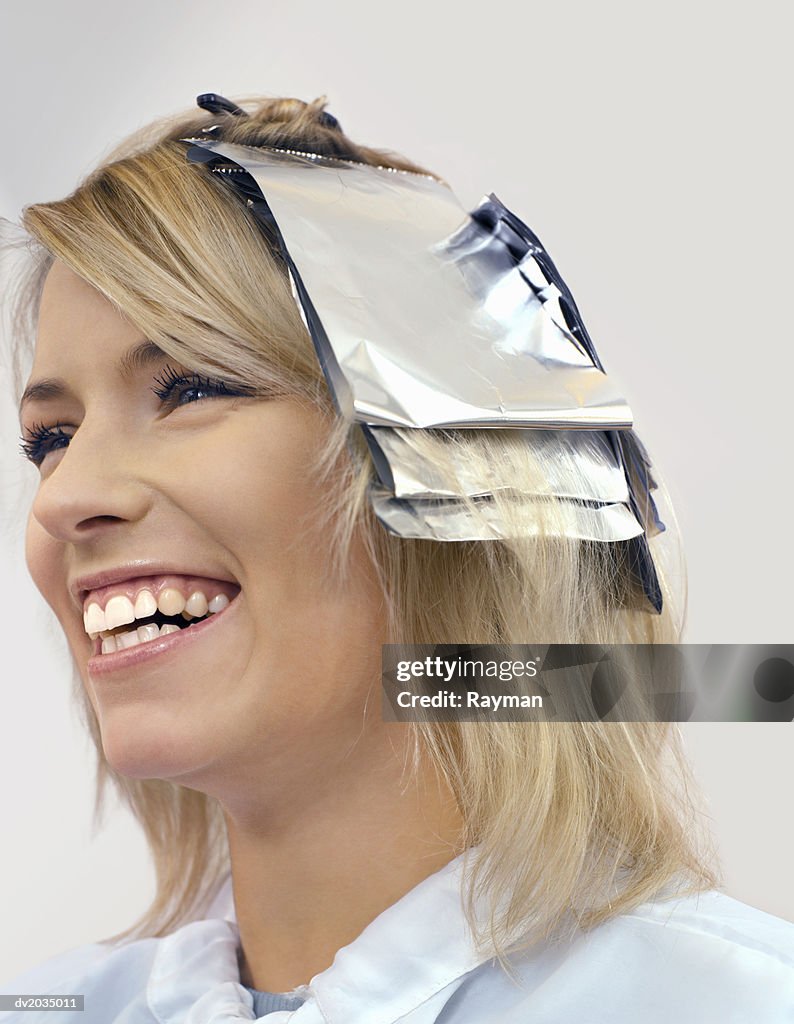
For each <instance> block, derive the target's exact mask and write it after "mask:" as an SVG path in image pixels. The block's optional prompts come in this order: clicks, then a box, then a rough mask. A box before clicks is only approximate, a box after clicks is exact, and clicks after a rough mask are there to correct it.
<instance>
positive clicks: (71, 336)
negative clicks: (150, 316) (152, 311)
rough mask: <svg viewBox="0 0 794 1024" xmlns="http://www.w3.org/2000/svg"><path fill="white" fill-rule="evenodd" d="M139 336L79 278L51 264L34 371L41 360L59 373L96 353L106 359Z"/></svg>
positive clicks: (57, 262) (77, 275) (66, 269)
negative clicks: (55, 368) (104, 355)
mask: <svg viewBox="0 0 794 1024" xmlns="http://www.w3.org/2000/svg"><path fill="white" fill-rule="evenodd" d="M140 336H141V332H140V331H139V330H138V329H137V328H136V327H134V326H133V325H132V324H131V323H130V322H129V321H128V320H126V319H125V318H124V317H123V316H122V314H121V313H119V311H118V310H117V309H116V307H115V306H114V305H113V303H111V302H110V301H109V300H108V299H107V298H105V296H104V295H103V294H102V293H101V292H100V291H98V290H97V289H96V288H94V287H93V286H92V285H90V284H88V282H87V281H85V280H84V279H83V278H82V277H80V276H79V274H76V273H75V272H74V271H73V270H71V269H70V268H69V267H67V266H66V264H65V263H62V262H61V261H60V260H55V261H54V262H53V265H52V267H51V268H50V270H49V272H48V273H47V277H46V280H45V282H44V288H43V290H42V294H41V304H40V307H39V316H38V325H37V331H36V349H35V355H34V367H37V366H39V365H40V364H41V363H43V362H44V361H45V360H46V362H47V363H48V364H50V363H57V365H58V368H61V369H63V368H64V367H66V366H68V364H69V363H70V362H74V361H79V360H80V357H81V354H85V355H88V354H89V353H91V354H92V355H93V356H94V358H96V356H97V354H98V352H97V349H100V350H105V351H107V352H108V354H109V355H110V356H112V355H114V354H115V353H116V350H117V348H121V347H123V346H125V345H126V344H128V343H129V341H130V340H131V339H134V338H137V337H140Z"/></svg>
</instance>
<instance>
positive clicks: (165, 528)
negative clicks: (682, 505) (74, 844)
mask: <svg viewBox="0 0 794 1024" xmlns="http://www.w3.org/2000/svg"><path fill="white" fill-rule="evenodd" d="M213 102H214V103H215V106H214V107H213V108H212V114H213V116H212V117H211V118H210V117H208V115H207V114H206V113H205V112H204V111H203V110H201V111H193V112H190V113H185V114H180V115H178V116H176V117H173V118H168V119H164V120H161V121H158V122H156V123H155V124H153V125H152V126H150V127H149V128H147V129H145V130H144V131H143V132H141V133H139V134H138V135H137V136H135V137H133V138H131V139H129V140H127V141H126V142H125V143H124V144H123V145H122V146H121V147H120V148H119V149H118V150H117V151H116V152H114V153H113V154H112V155H111V157H110V158H109V159H108V160H107V161H106V162H105V163H104V164H103V165H102V166H101V167H99V168H98V169H97V170H96V171H95V172H93V173H92V174H91V175H90V176H89V177H88V178H87V179H86V180H85V181H84V182H83V183H81V185H80V186H79V188H78V189H77V190H76V191H75V192H74V193H73V195H71V196H69V197H68V198H66V199H64V200H61V201H58V202H52V203H43V204H37V205H34V206H30V207H28V208H27V209H26V210H25V214H24V226H25V228H26V229H27V232H29V234H30V236H31V238H32V241H31V244H30V248H29V255H30V257H31V261H32V262H31V270H30V273H29V274H28V276H27V278H26V279H25V281H24V283H23V285H22V286H21V287H20V289H19V292H18V299H17V308H16V317H15V321H14V322H15V324H16V339H17V362H16V367H17V377H18V380H17V384H18V388H17V390H18V393H19V392H22V396H21V397H22V400H21V405H20V424H21V430H22V439H21V444H22V451H23V454H24V455H25V456H26V457H27V458H28V459H29V460H30V461H31V463H33V465H34V466H35V467H36V472H37V474H38V477H39V480H38V489H37V492H36V495H35V499H34V501H33V503H32V506H31V509H30V515H29V519H28V528H27V535H26V558H27V564H28V566H29V569H30V573H31V575H32V577H33V579H34V581H35V583H36V585H37V587H38V588H39V590H40V591H41V593H42V594H43V596H44V598H45V599H46V601H47V603H48V604H49V606H50V607H51V608H52V610H53V611H54V613H55V615H56V616H57V618H58V621H59V622H60V624H61V626H62V628H63V630H64V633H65V635H66V637H67V640H68V643H69V648H70V651H71V655H72V658H73V662H74V668H75V683H76V688H75V692H76V697H77V699H78V700H79V701H80V702H82V704H83V707H84V710H85V714H86V721H87V722H88V724H89V728H90V730H91V735H92V738H93V740H94V743H95V745H96V750H97V757H98V765H99V786H100V788H102V787H106V786H108V785H112V786H114V787H115V788H116V790H117V791H118V793H119V794H120V795H121V796H122V798H123V799H124V800H125V801H126V802H127V803H128V804H129V806H130V807H131V809H132V810H133V812H134V814H135V816H136V818H137V820H138V821H139V822H140V824H141V826H142V828H143V830H144V832H145V834H146V837H147V839H148V842H149V845H150V847H151V850H152V855H153V858H154V862H155V865H156V871H157V894H156V898H155V900H154V902H153V904H152V906H151V907H149V908H148V909H147V910H146V911H145V912H144V913H143V914H142V916H141V918H140V919H139V920H138V921H137V922H136V923H135V925H134V926H133V927H131V928H129V929H127V931H125V932H123V933H122V934H120V935H117V936H114V937H112V938H109V939H106V940H104V941H102V942H97V943H96V944H95V945H92V946H90V947H86V948H83V949H79V950H73V951H70V952H69V953H67V954H63V955H62V956H59V957H56V958H54V959H53V960H52V961H49V962H48V963H47V964H45V965H43V966H41V967H37V968H34V969H33V970H32V971H31V972H29V973H28V974H27V975H25V976H23V977H22V978H20V979H15V980H14V981H13V982H12V983H11V985H12V986H13V987H11V988H8V989H7V990H8V991H14V992H22V991H28V992H31V991H35V992H46V991H48V990H49V991H51V992H56V991H60V992H66V991H68V992H81V993H84V994H85V1011H84V1016H83V1019H84V1020H85V1021H86V1022H87V1024H89V1022H90V1024H111V1022H113V1021H119V1022H121V1021H128V1020H132V1019H133V1017H134V1019H135V1020H136V1022H141V1024H144V1022H151V1024H183V1022H184V1024H199V1022H210V1021H213V1022H216V1021H217V1022H218V1024H220V1022H221V1021H223V1022H235V1021H243V1020H251V1019H254V1017H257V1019H258V1018H259V1017H262V1016H263V1017H264V1018H265V1019H267V1020H272V1021H273V1022H274V1024H277V1022H278V1021H283V1020H286V1019H288V1017H289V1019H292V1017H293V1016H294V1019H295V1020H296V1021H298V1022H305V1024H312V1022H314V1024H318V1022H323V1021H325V1022H330V1024H350V1022H353V1021H356V1022H360V1024H365V1022H366V1024H368V1022H376V1021H377V1022H379V1024H393V1022H396V1021H398V1020H400V1021H405V1022H406V1024H408V1022H411V1024H420V1022H421V1024H429V1022H432V1021H438V1022H439V1024H440V1022H441V1021H444V1022H446V1024H474V1022H477V1024H483V1022H486V1021H494V1022H495V1021H497V1020H498V1021H500V1022H503V1021H515V1022H516V1024H518V1022H519V1021H525V1020H527V1021H528V1020H530V1019H531V1020H533V1021H535V1022H537V1024H544V1022H545V1024H552V1022H558V1021H562V1020H575V1019H583V1017H584V1016H587V1019H588V1020H590V1021H593V1022H600V1021H603V1022H606V1021H610V1022H611V1024H619V1022H622V1021H626V1022H628V1021H632V1022H634V1021H636V1020H638V1019H642V1020H648V1021H650V1020H654V1021H676V1022H677V1024H687V1022H690V1024H695V1022H697V1024H702V1022H703V1021H706V1020H714V1021H716V1020H719V1021H720V1022H722V1024H724V1022H729V1021H735V1022H738V1021H747V1020H753V1021H754V1022H777V1021H781V1022H782V1021H783V1020H784V1019H787V1016H786V1015H787V1014H790V1013H791V1012H792V1007H794V982H793V981H792V977H794V972H792V969H791V968H792V961H791V955H792V944H793V943H792V931H794V929H792V928H791V927H790V926H789V925H786V924H785V923H784V922H782V921H778V920H777V919H776V918H772V917H770V916H768V915H765V914H762V913H761V912H760V911H756V910H754V909H753V908H750V907H746V906H744V905H743V904H741V903H738V902H737V901H735V900H732V899H730V898H729V897H727V896H725V895H723V894H722V893H720V892H718V891H717V890H716V889H715V888H714V887H715V885H716V881H717V879H716V875H715V873H714V868H713V865H712V863H711V861H710V859H709V857H708V856H707V855H705V854H703V853H702V852H701V850H700V848H699V845H698V839H697V828H696V826H697V820H696V814H695V810H694V808H693V806H692V805H691V804H690V802H689V798H687V797H686V793H687V791H688V789H689V790H691V788H692V786H691V781H689V780H688V775H687V771H688V769H687V765H686V761H685V759H684V758H683V756H682V754H681V751H680V748H679V747H678V737H677V735H676V734H675V733H674V732H671V731H670V727H669V725H666V724H664V723H656V722H631V723H616V722H615V723H604V722H580V723H572V722H568V723H565V722H557V723H550V722H546V723H544V722H537V723H532V724H526V723H524V724H522V723H517V722H498V721H478V722H452V723H433V722H411V723H395V722H391V721H387V720H385V719H384V716H383V714H382V712H381V702H380V692H379V689H380V684H381V647H382V644H384V643H398V642H399V643H430V644H436V643H441V644H445V643H467V644H478V643H487V644H492V643H500V644H501V643H518V642H522V643H528V642H533V641H534V642H541V641H542V642H546V643H555V642H575V643H579V642H593V643H602V642H626V643H665V642H676V641H678V640H679V639H680V636H681V627H682V623H681V621H680V616H679V615H678V611H677V609H678V608H679V606H680V603H681V595H680V594H677V593H676V592H675V590H674V588H673V585H672V580H673V577H672V576H668V573H667V572H666V571H665V569H664V565H663V563H662V561H661V560H659V561H658V566H657V570H658V584H659V588H660V591H659V592H660V597H663V599H664V600H663V604H661V603H660V605H659V609H660V610H659V613H658V614H653V613H651V612H650V611H649V610H648V609H647V608H642V607H639V606H638V604H637V602H636V600H632V598H636V597H637V592H638V585H637V575H636V571H635V570H636V565H633V564H630V559H629V557H628V555H627V551H628V549H627V548H624V547H623V546H622V545H621V542H620V541H616V542H615V543H612V544H609V543H594V542H593V541H592V540H591V539H586V538H583V537H582V536H581V535H578V536H577V535H574V534H573V533H572V532H571V530H570V529H569V530H567V532H566V531H565V530H563V529H551V527H552V526H555V527H558V526H559V525H560V524H561V523H564V522H568V520H566V519H565V516H564V512H565V509H564V506H563V503H562V502H558V501H555V500H553V499H552V497H551V496H549V497H548V500H547V501H545V502H543V503H542V504H540V503H538V505H537V509H536V514H537V516H538V522H539V523H540V524H542V526H543V528H539V529H538V530H536V531H535V533H534V535H531V536H521V537H505V538H502V539H493V540H466V539H463V540H460V541H459V542H458V543H444V542H441V541H439V540H433V539H416V538H410V539H407V538H406V537H403V536H397V535H395V534H393V533H389V532H387V531H386V530H385V529H384V528H383V525H382V524H381V523H380V522H379V521H378V520H377V518H376V516H375V515H374V514H373V508H372V506H371V504H370V502H369V500H368V489H369V487H370V485H371V483H372V481H373V480H374V478H375V467H374V466H373V458H372V456H371V454H370V450H369V449H368V448H367V445H366V444H365V443H364V440H363V438H362V435H361V432H360V430H359V428H358V427H356V426H355V425H354V424H353V422H352V419H351V417H350V416H349V415H348V414H346V413H345V412H343V411H341V410H340V409H339V408H338V407H337V405H336V404H335V402H334V400H333V396H332V394H331V392H330V391H329V387H328V383H327V380H326V376H325V369H324V367H323V365H322V364H321V361H320V360H319V359H318V355H317V351H316V350H315V347H314V345H313V341H312V337H311V335H310V332H309V330H307V325H306V324H305V323H304V320H303V319H302V315H301V310H300V307H299V305H298V304H297V303H296V299H295V297H294V295H293V286H294V284H295V282H294V280H291V277H290V273H289V268H288V267H287V265H286V264H285V261H284V254H283V251H282V250H281V249H280V247H279V245H278V244H277V239H276V238H275V236H274V235H273V234H272V233H271V234H268V231H267V230H265V231H263V230H262V224H261V223H257V222H256V221H254V220H253V219H252V217H251V215H250V212H249V210H248V209H246V206H245V205H244V204H242V203H240V201H239V197H237V196H235V195H234V194H233V193H232V192H231V191H230V190H229V188H228V187H227V185H226V183H225V182H224V181H222V180H220V178H219V176H218V175H217V174H214V173H213V170H212V168H211V167H210V165H209V163H202V162H189V161H188V160H187V159H186V142H185V140H187V139H192V138H194V137H196V136H198V135H200V134H201V133H204V134H205V135H206V134H207V133H211V132H215V134H214V136H212V137H213V138H215V139H217V138H219V137H222V138H223V139H224V140H225V141H226V142H229V143H231V144H237V145H242V146H246V147H261V148H265V149H274V150H279V151H281V152H282V153H285V152H288V151H300V153H302V154H304V156H305V155H306V154H314V155H318V156H321V157H323V158H332V159H337V160H342V161H349V162H353V163H356V164H363V165H367V166H380V167H382V168H390V169H392V170H393V171H396V172H406V173H408V174H417V175H423V176H426V175H427V174H428V172H426V171H424V169H423V168H421V167H418V166H416V165H414V164H412V163H410V162H409V161H407V160H405V159H403V158H401V157H398V156H396V155H395V154H393V153H389V152H385V151H380V150H373V149H368V148H366V147H363V146H359V145H357V144H355V143H354V142H352V141H351V140H350V139H349V138H348V137H347V136H346V135H345V134H344V133H343V132H342V130H341V128H340V126H339V124H338V122H337V121H336V120H335V119H334V118H333V117H331V116H330V115H329V114H327V113H326V112H324V110H323V106H324V104H323V102H322V101H319V100H318V101H315V102H314V103H309V104H305V103H303V102H301V101H299V100H291V99H262V98H261V97H259V98H253V99H243V100H240V101H239V102H240V104H241V105H240V106H237V105H235V104H230V103H229V102H228V101H220V100H219V99H218V98H217V97H215V98H214V101H213ZM224 104H225V106H224ZM207 109H210V108H209V107H208V108H207ZM219 129H220V130H221V131H222V135H221V136H219V135H218V134H217V133H218V130H219ZM430 177H431V178H432V177H433V176H432V175H431V176H430ZM439 180H440V179H439ZM23 368H24V369H23ZM28 368H29V373H28ZM497 433H498V432H497ZM422 444H424V445H425V446H426V451H427V452H429V456H430V462H431V464H432V465H433V466H434V467H435V468H436V470H437V471H438V472H439V473H444V472H446V473H453V472H454V464H455V460H456V459H460V458H461V457H463V458H465V459H466V460H469V461H470V462H471V461H472V460H474V462H475V463H476V464H478V465H481V466H490V467H492V468H493V467H496V468H497V469H499V468H500V469H501V470H502V471H503V473H504V474H506V475H507V478H508V479H509V480H510V481H511V486H513V487H514V488H515V489H516V490H519V491H520V490H521V488H522V486H523V485H524V484H526V482H527V481H528V480H532V481H534V482H535V483H537V481H538V480H540V481H542V480H547V479H551V478H552V477H553V476H554V474H555V471H556V470H555V466H556V463H555V461H554V460H555V458H556V457H557V456H554V454H553V453H552V452H551V449H549V453H547V454H546V455H544V454H543V452H542V451H540V450H539V451H538V452H536V453H535V455H534V456H531V455H530V454H529V453H526V454H525V455H522V458H525V462H524V463H523V466H524V469H520V470H519V469H516V463H515V461H513V462H510V461H508V458H507V455H506V454H505V452H504V451H503V448H502V441H501V440H500V439H499V438H498V437H495V434H494V432H489V431H488V430H476V431H470V432H469V433H468V435H467V437H465V438H464V437H463V436H460V437H458V438H456V437H455V436H454V434H453V435H445V436H444V437H443V438H442V437H441V436H436V435H434V434H433V433H432V432H428V433H427V434H426V436H425V437H424V439H423V441H422ZM456 446H457V447H456ZM511 474H512V475H511ZM546 492H548V487H547V488H546ZM494 500H495V502H496V505H497V506H499V507H501V506H500V502H503V501H504V500H505V499H503V498H502V497H499V496H498V495H497V496H496V497H495V499H494ZM504 507H505V508H506V507H507V506H506V505H505V506H504ZM555 517H558V518H555ZM669 532H670V533H672V530H670V531H669ZM657 610H658V609H657ZM784 949H785V950H788V953H785V952H781V950H784ZM787 957H788V959H787ZM8 1019H12V1020H16V1019H17V1016H16V1014H14V1013H12V1014H11V1017H10V1018H8ZM24 1019H25V1021H27V1022H28V1024H30V1022H31V1021H32V1020H34V1019H36V1018H35V1017H34V1016H32V1015H31V1014H30V1013H29V1012H27V1011H26V1014H25V1017H24ZM42 1019H43V1020H44V1019H46V1020H47V1021H48V1022H49V1024H53V1022H54V1021H56V1020H58V1019H60V1018H59V1017H58V1012H57V1011H48V1012H47V1017H46V1018H42ZM64 1019H65V1015H64ZM19 1020H20V1021H21V1020H22V1014H21V1013H20V1014H19Z"/></svg>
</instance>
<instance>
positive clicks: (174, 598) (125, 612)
mask: <svg viewBox="0 0 794 1024" xmlns="http://www.w3.org/2000/svg"><path fill="white" fill-rule="evenodd" d="M227 604H229V598H228V597H227V596H226V595H225V594H217V595H216V596H215V597H213V598H212V599H211V600H209V601H208V600H207V597H206V595H205V594H204V593H203V592H202V591H201V590H196V591H194V592H193V593H192V594H191V595H190V596H189V597H188V598H187V599H185V596H184V594H183V593H182V592H181V591H179V590H177V589H176V588H175V587H166V588H165V589H164V590H161V591H160V593H159V595H158V596H157V598H155V596H154V594H153V593H152V591H151V590H141V591H140V592H139V593H138V595H137V597H136V598H135V603H134V604H133V603H132V601H131V600H130V599H129V598H128V597H127V596H126V595H125V594H117V595H116V596H115V597H111V598H110V599H109V600H108V602H107V604H106V605H105V608H104V610H103V609H102V608H101V607H100V606H99V604H97V603H96V602H92V603H91V604H90V605H89V606H88V608H87V609H86V611H85V614H84V615H83V625H84V626H85V631H86V633H88V634H89V636H90V637H91V639H92V640H94V639H96V637H97V636H98V635H99V634H100V633H104V632H106V631H107V630H110V629H115V628H116V627H117V626H123V625H126V623H128V622H134V621H135V620H136V619H147V618H149V616H151V615H154V613H155V612H156V611H158V610H159V611H160V612H162V613H163V615H179V613H180V612H182V613H183V614H184V615H185V618H201V617H202V616H204V615H206V614H207V612H209V613H210V614H214V613H215V612H219V611H222V610H223V609H224V608H225V607H226V605H227Z"/></svg>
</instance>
